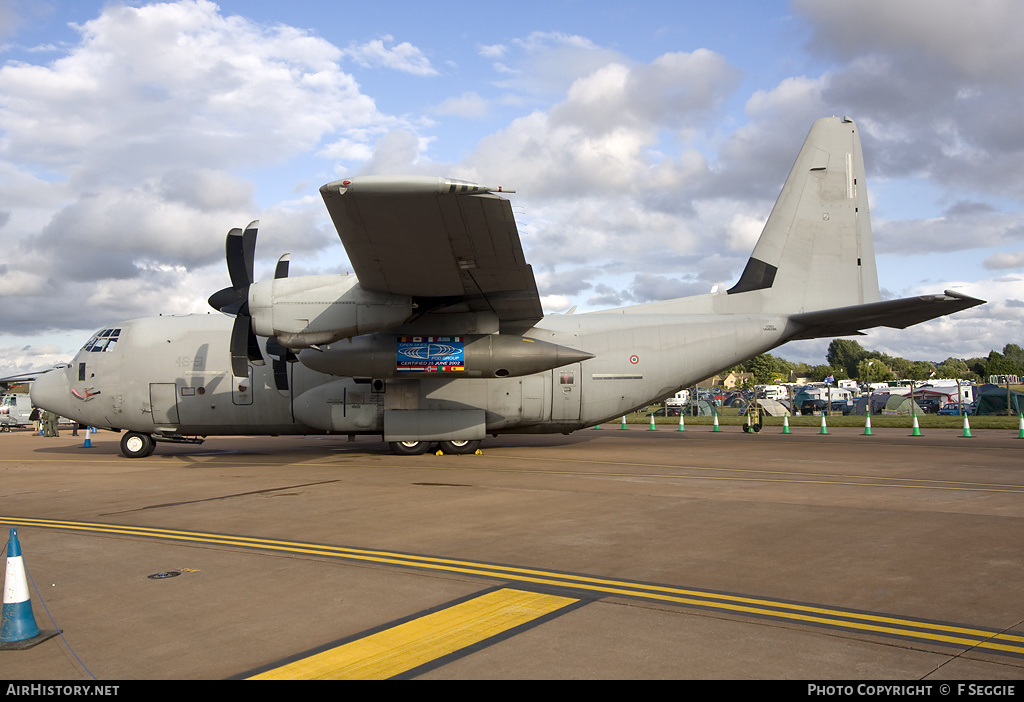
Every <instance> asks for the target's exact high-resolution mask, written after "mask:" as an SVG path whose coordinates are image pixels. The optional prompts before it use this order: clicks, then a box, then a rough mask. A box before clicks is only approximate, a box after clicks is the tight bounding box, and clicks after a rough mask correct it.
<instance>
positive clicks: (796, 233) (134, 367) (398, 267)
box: [32, 117, 983, 457]
mask: <svg viewBox="0 0 1024 702" xmlns="http://www.w3.org/2000/svg"><path fill="white" fill-rule="evenodd" d="M320 192H321V194H322V195H323V198H324V202H325V203H326V205H327V209H328V211H329V213H330V215H331V218H332V219H333V221H334V224H335V227H336V228H337V230H338V234H339V236H340V237H341V241H342V243H343V244H344V246H345V249H346V251H347V252H348V256H349V259H350V261H351V263H352V266H353V268H354V273H355V275H317V276H303V277H295V278H290V277H288V255H287V254H285V255H284V256H282V257H281V259H280V261H279V263H278V266H277V271H276V273H275V275H274V279H273V280H268V281H261V282H255V281H254V280H253V258H254V252H255V245H256V230H257V223H256V222H253V223H252V224H250V225H249V227H247V228H246V229H244V230H238V229H236V230H232V231H231V232H230V233H229V234H228V236H227V244H226V252H227V264H228V272H229V275H230V280H231V285H230V287H227V288H225V289H223V290H221V291H219V292H217V293H214V294H213V295H212V296H211V297H210V304H211V305H212V306H213V307H214V308H216V309H218V310H220V311H221V312H224V313H226V315H229V316H225V315H222V314H213V315H211V314H207V315H183V316H161V317H151V318H146V319H136V320H132V321H128V322H122V323H120V324H116V325H111V326H110V327H108V328H106V329H102V330H100V331H98V332H97V333H96V334H95V335H94V336H93V337H92V338H91V339H90V340H89V341H88V342H87V343H86V345H85V346H84V347H83V348H82V350H81V351H80V352H79V353H78V355H77V356H76V357H75V358H74V360H73V362H72V363H71V364H70V365H68V366H67V367H66V368H63V369H57V370H54V371H51V372H49V373H46V374H45V375H43V376H42V377H40V378H39V379H38V380H37V381H36V382H35V384H34V386H33V388H32V399H33V401H34V402H35V404H37V405H38V406H40V407H44V408H46V409H49V410H52V411H53V412H56V413H58V414H60V415H62V416H65V417H70V418H73V419H77V420H79V421H80V422H83V423H86V424H89V425H92V426H96V427H102V428H107V429H113V430H125V434H124V435H123V438H122V441H121V451H122V453H123V454H124V455H125V456H128V457H142V456H147V455H149V454H150V453H152V451H153V448H154V442H160V441H166V442H193V443H198V442H200V441H202V438H203V437H206V436H213V435H258V434H270V435H277V434H349V435H356V434H370V435H381V436H382V437H383V440H384V441H387V442H389V443H390V446H391V449H392V450H393V451H394V452H396V453H399V454H418V453H422V452H423V451H425V450H427V448H428V447H429V446H431V445H432V444H434V443H437V444H438V445H439V447H440V449H441V450H442V451H443V452H445V453H456V454H458V453H471V452H474V451H475V450H476V448H477V447H478V446H479V444H480V441H481V439H484V438H485V437H486V435H488V434H492V435H498V434H500V433H554V432H565V433H568V432H571V431H574V430H577V429H581V428H583V427H590V426H594V425H595V424H599V423H602V422H606V421H608V420H610V419H613V418H617V417H619V416H621V415H623V414H625V413H627V412H630V411H633V410H634V409H637V408H640V407H643V406H645V405H647V404H648V403H651V402H653V401H660V400H661V399H663V398H666V397H669V396H671V395H673V394H674V393H676V392H677V391H679V390H680V389H681V388H683V387H687V386H690V385H692V384H693V383H695V382H696V381H698V380H700V379H701V378H707V377H709V376H711V375H713V374H714V373H716V372H718V371H721V370H723V369H726V368H730V367H732V366H734V365H736V364H737V363H740V362H742V361H744V360H746V359H748V358H751V357H752V356H755V355H757V354H760V353H764V352H766V351H769V350H770V349H772V348H774V347H776V346H779V345H780V344H782V343H785V342H787V341H791V340H793V339H811V338H818V337H835V336H845V335H851V334H860V333H862V332H861V330H862V329H866V328H870V327H875V326H888V327H896V328H905V327H907V326H909V325H912V324H917V323H918V322H923V321H925V320H928V319H932V318H934V317H938V316H941V315H946V314H950V313H953V312H957V311H959V310H963V309H966V308H969V307H973V306H974V305H979V304H982V303H983V301H982V300H977V299H974V298H971V297H967V296H965V295H962V294H959V293H955V292H949V291H947V292H945V293H944V294H936V295H926V296H920V297H912V298H905V299H899V300H886V301H880V299H879V291H878V279H877V274H876V271H875V255H874V245H873V241H872V236H871V225H870V221H869V215H868V197H867V190H866V187H865V181H864V165H863V157H862V154H861V145H860V137H859V136H858V131H857V126H856V125H855V124H854V123H853V121H851V120H849V119H847V118H836V117H831V118H825V119H821V120H818V121H817V122H816V123H815V124H814V126H813V127H812V129H811V131H810V134H809V135H808V137H807V140H806V142H805V143H804V146H803V149H802V150H801V151H800V155H799V156H798V158H797V161H796V164H795V165H794V166H793V170H792V171H791V172H790V175H789V178H788V180H787V181H786V183H785V186H784V187H783V190H782V194H781V195H780V197H779V199H778V202H777V203H776V204H775V207H774V209H773V210H772V213H771V216H770V217H769V219H768V222H767V223H766V225H765V227H764V231H763V232H762V234H761V237H760V239H759V240H758V242H757V245H756V246H755V248H754V251H753V254H752V255H751V257H750V259H749V260H748V261H747V265H746V268H745V269H744V270H743V273H742V275H741V276H740V279H739V281H738V282H737V283H736V284H735V285H734V286H733V287H731V288H729V289H728V290H723V291H720V292H712V293H710V294H706V295H697V296H694V297H687V298H681V299H676V300H667V301H664V302H656V303H650V304H642V305H635V306H631V307H623V308H619V309H613V310H608V311H603V312H592V313H586V314H568V315H559V314H555V315H548V316H544V315H543V313H542V311H541V305H540V298H539V295H538V292H537V286H536V283H535V281H534V276H533V271H532V269H531V267H530V266H529V265H528V264H527V263H526V261H525V259H524V257H523V251H522V247H521V245H520V242H519V235H518V232H517V230H516V224H515V220H514V218H513V216H512V209H511V206H510V204H509V201H508V200H507V199H505V198H504V197H502V196H501V195H500V194H499V193H501V192H502V189H501V188H493V187H485V186H480V185H476V184H473V183H466V182H462V181H457V180H450V179H443V178H423V177H391V176H361V177H354V178H350V179H345V180H338V181H335V182H332V183H328V184H327V185H324V186H323V187H322V188H320ZM504 192H514V191H509V190H505V191H504ZM583 245H585V243H584V244H583ZM232 317H233V318H232ZM266 361H269V364H268V363H266Z"/></svg>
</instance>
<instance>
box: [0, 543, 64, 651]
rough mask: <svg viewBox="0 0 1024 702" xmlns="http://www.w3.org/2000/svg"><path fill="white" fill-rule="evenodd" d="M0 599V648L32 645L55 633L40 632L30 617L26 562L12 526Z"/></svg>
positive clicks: (33, 618)
mask: <svg viewBox="0 0 1024 702" xmlns="http://www.w3.org/2000/svg"><path fill="white" fill-rule="evenodd" d="M3 599H4V602H3V605H4V608H3V618H2V620H0V650H10V649H24V648H31V647H32V646H35V645H36V644H39V643H42V642H43V641H46V640H47V639H49V638H52V637H53V636H56V635H57V633H58V632H56V631H47V632H43V631H40V630H39V626H38V625H37V624H36V619H35V617H34V616H32V600H31V598H30V597H29V591H28V578H26V577H25V562H24V560H22V557H21V544H20V543H19V542H18V530H17V529H11V538H10V540H9V541H8V542H7V568H6V570H5V572H4V598H3Z"/></svg>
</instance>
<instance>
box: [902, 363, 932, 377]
mask: <svg viewBox="0 0 1024 702" xmlns="http://www.w3.org/2000/svg"><path fill="white" fill-rule="evenodd" d="M934 375H935V365H934V364H933V363H930V362H928V361H914V362H912V363H911V364H910V373H909V375H908V376H907V377H909V378H910V379H912V380H928V379H929V378H931V377H932V376H934Z"/></svg>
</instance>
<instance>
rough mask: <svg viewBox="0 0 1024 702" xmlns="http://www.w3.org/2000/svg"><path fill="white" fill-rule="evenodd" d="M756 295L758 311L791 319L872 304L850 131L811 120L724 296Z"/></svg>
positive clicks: (870, 265)
mask: <svg viewBox="0 0 1024 702" xmlns="http://www.w3.org/2000/svg"><path fill="white" fill-rule="evenodd" d="M754 291H757V294H758V295H759V296H760V297H761V305H760V307H761V311H762V312H781V313H790V314H793V313H799V312H809V311H812V310H823V309H831V308H835V307H847V306H850V305H857V304H863V303H868V302H877V301H878V300H879V293H878V274H877V272H876V270H875V248H874V242H873V240H872V236H871V220H870V215H869V212H868V198H867V187H866V185H865V180H864V156H863V153H862V152H861V146H860V136H859V134H858V130H857V125H856V124H854V123H853V121H852V120H850V119H847V118H845V117H844V118H842V119H840V118H838V117H827V118H824V119H819V120H818V121H817V122H815V123H814V126H813V127H811V131H810V133H809V134H808V135H807V140H806V141H805V142H804V146H803V148H802V149H801V150H800V155H799V156H798V157H797V160H796V164H795V165H794V166H793V170H792V171H790V174H789V178H788V179H787V180H786V184H785V186H783V188H782V194H781V195H779V199H778V201H777V202H776V203H775V207H774V208H773V209H772V213H771V215H770V216H769V217H768V222H767V224H765V227H764V231H762V232H761V237H760V238H759V239H758V241H757V245H756V246H755V247H754V252H753V253H752V254H751V256H750V260H748V261H747V266H746V268H745V269H744V270H743V275H742V276H741V277H740V280H739V282H737V283H736V285H734V286H733V287H732V288H731V289H730V290H729V291H728V293H729V294H730V295H734V294H739V293H750V292H754Z"/></svg>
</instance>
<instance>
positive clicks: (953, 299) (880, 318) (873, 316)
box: [789, 290, 985, 340]
mask: <svg viewBox="0 0 1024 702" xmlns="http://www.w3.org/2000/svg"><path fill="white" fill-rule="evenodd" d="M984 303H985V301H984V300H978V299H977V298H973V297H969V296H967V295H963V294H961V293H957V292H953V291H951V290H947V291H946V292H945V293H944V294H942V295H921V296H919V297H905V298H902V299H899V300H884V301H882V302H872V303H869V304H866V305H852V306H850V307H837V308H833V309H830V310H819V311H816V312H803V313H801V314H795V315H793V316H791V317H790V318H789V319H790V321H791V322H793V323H795V324H798V325H800V326H801V327H803V329H802V330H801V331H799V332H798V333H797V335H796V336H794V337H792V338H793V339H794V340H796V339H821V338H827V337H835V336H851V335H854V334H861V333H862V332H861V330H862V329H870V328H872V327H893V328H895V329H906V328H907V327H909V326H911V325H913V324H919V323H920V322H926V321H928V320H929V319H935V318H936V317H942V316H943V315H947V314H953V313H954V312H959V311H960V310H966V309H968V308H969V307H974V306H976V305H982V304H984Z"/></svg>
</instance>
